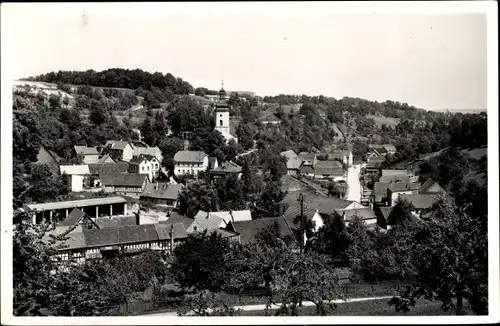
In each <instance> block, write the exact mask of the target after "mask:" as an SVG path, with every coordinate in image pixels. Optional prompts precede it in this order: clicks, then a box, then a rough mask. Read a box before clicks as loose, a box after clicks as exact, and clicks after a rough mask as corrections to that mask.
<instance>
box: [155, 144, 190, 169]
mask: <svg viewBox="0 0 500 326" xmlns="http://www.w3.org/2000/svg"><path fill="white" fill-rule="evenodd" d="M158 148H160V150H161V152H162V155H163V161H162V165H163V166H165V167H166V168H167V169H168V170H169V171H173V170H174V165H175V162H174V156H175V153H177V152H178V151H181V150H182V149H183V148H184V142H183V141H182V139H180V138H177V137H168V138H164V139H162V140H161V141H160V143H159V144H158Z"/></svg>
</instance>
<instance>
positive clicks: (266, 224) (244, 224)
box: [226, 216, 293, 243]
mask: <svg viewBox="0 0 500 326" xmlns="http://www.w3.org/2000/svg"><path fill="white" fill-rule="evenodd" d="M275 226H276V227H277V228H278V230H279V234H280V238H281V239H282V240H283V239H285V238H291V239H293V232H292V229H291V228H290V226H289V225H288V223H287V221H286V220H285V218H284V217H282V216H281V217H273V218H261V219H258V220H252V221H241V222H229V224H228V225H227V227H226V230H228V231H231V232H236V233H238V234H239V236H238V241H239V242H240V243H249V242H251V241H254V240H255V239H256V236H257V235H258V234H259V233H260V232H262V231H264V230H269V229H272V228H273V227H275Z"/></svg>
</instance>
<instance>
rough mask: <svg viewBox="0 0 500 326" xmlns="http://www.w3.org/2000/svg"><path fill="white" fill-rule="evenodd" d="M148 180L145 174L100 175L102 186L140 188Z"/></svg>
mask: <svg viewBox="0 0 500 326" xmlns="http://www.w3.org/2000/svg"><path fill="white" fill-rule="evenodd" d="M147 178H148V175H147V174H141V173H106V174H104V173H103V174H101V175H100V179H101V183H102V184H103V185H104V186H109V187H112V186H128V187H142V185H143V184H144V183H145V182H146V180H147Z"/></svg>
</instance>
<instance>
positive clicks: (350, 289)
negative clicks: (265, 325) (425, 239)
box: [111, 280, 410, 316]
mask: <svg viewBox="0 0 500 326" xmlns="http://www.w3.org/2000/svg"><path fill="white" fill-rule="evenodd" d="M409 284H410V280H401V281H397V280H389V281H378V282H370V283H366V282H365V283H359V284H354V283H346V284H342V285H340V286H339V294H341V295H343V296H344V297H345V298H359V297H372V296H373V297H375V296H390V295H396V294H398V293H399V291H401V290H404V289H405V288H406V286H407V285H409ZM266 294H267V292H266V290H265V289H263V288H259V289H254V290H250V291H246V292H244V293H239V294H231V293H226V294H224V295H223V297H224V299H226V301H228V302H232V303H233V304H234V305H251V304H265V303H266V302H267V297H266ZM182 304H183V298H182V297H178V298H167V299H166V300H160V301H155V300H153V299H148V300H144V299H143V300H129V301H128V302H127V303H123V304H121V305H117V306H113V307H111V309H112V314H114V315H121V316H127V315H141V314H147V313H154V312H168V311H173V312H175V311H177V309H178V308H179V307H180V306H181V305H182Z"/></svg>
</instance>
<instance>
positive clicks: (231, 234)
mask: <svg viewBox="0 0 500 326" xmlns="http://www.w3.org/2000/svg"><path fill="white" fill-rule="evenodd" d="M207 233H217V234H218V235H220V236H221V237H223V238H232V237H237V236H239V233H236V232H232V231H229V230H224V229H213V230H211V231H208V232H207Z"/></svg>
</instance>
